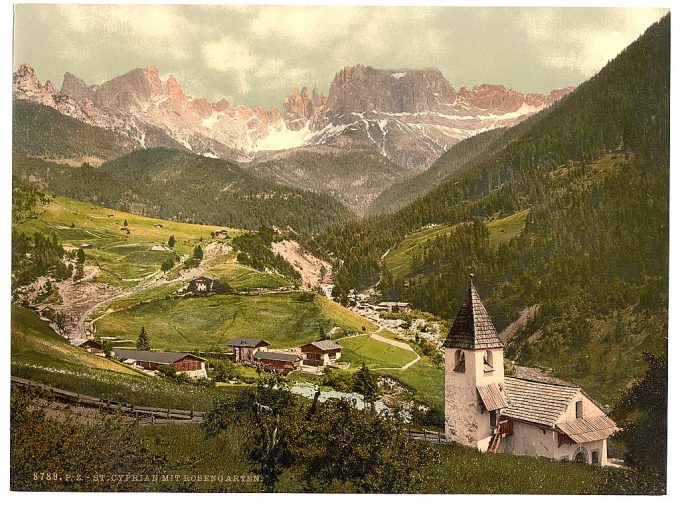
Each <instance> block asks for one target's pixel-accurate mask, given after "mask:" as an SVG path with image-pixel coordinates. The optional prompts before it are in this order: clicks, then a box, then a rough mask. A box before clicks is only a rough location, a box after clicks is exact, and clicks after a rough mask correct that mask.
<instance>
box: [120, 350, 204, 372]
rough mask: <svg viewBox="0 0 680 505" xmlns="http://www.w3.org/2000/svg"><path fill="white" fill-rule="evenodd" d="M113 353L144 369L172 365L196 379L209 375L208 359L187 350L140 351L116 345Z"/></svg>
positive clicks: (156, 368) (122, 359)
mask: <svg viewBox="0 0 680 505" xmlns="http://www.w3.org/2000/svg"><path fill="white" fill-rule="evenodd" d="M113 353H114V354H115V355H116V356H118V358H119V359H120V360H121V361H124V362H126V363H129V364H131V365H133V366H137V367H140V368H143V369H144V370H158V368H159V367H161V366H163V365H171V366H172V367H173V368H174V369H175V370H176V371H177V373H183V374H185V375H188V376H189V377H192V378H194V379H204V378H206V377H207V376H208V374H207V372H206V369H205V363H206V360H205V359H203V358H200V357H198V356H194V355H193V354H190V353H187V352H158V351H138V350H136V349H123V348H119V347H116V348H114V349H113Z"/></svg>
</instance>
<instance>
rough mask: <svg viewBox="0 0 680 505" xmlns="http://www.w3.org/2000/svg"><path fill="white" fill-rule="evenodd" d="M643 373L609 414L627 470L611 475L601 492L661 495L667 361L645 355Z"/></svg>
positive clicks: (665, 419) (663, 358)
mask: <svg viewBox="0 0 680 505" xmlns="http://www.w3.org/2000/svg"><path fill="white" fill-rule="evenodd" d="M644 356H645V360H646V361H647V365H648V368H647V373H646V375H645V377H644V378H643V379H641V380H640V381H638V382H637V383H635V384H633V385H632V386H631V387H629V388H628V391H627V392H626V395H625V396H624V397H623V400H621V402H620V403H619V405H617V406H616V408H615V409H614V412H613V413H612V414H613V416H614V417H615V419H616V420H617V424H618V425H619V427H620V428H621V431H620V432H619V433H617V434H616V438H618V439H619V440H622V441H623V443H624V444H625V446H626V456H625V462H626V465H628V466H629V468H630V469H629V470H626V471H623V472H614V473H611V474H610V475H609V476H608V478H607V480H606V481H605V483H604V485H603V489H602V492H604V493H608V494H665V493H666V455H667V446H666V444H667V440H668V438H667V435H668V417H667V416H668V358H665V357H661V356H656V355H655V354H652V353H649V352H645V353H644Z"/></svg>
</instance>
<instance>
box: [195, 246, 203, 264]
mask: <svg viewBox="0 0 680 505" xmlns="http://www.w3.org/2000/svg"><path fill="white" fill-rule="evenodd" d="M194 258H196V259H197V260H199V261H200V260H202V259H203V249H202V248H201V246H200V245H197V246H196V249H194Z"/></svg>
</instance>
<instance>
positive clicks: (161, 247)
mask: <svg viewBox="0 0 680 505" xmlns="http://www.w3.org/2000/svg"><path fill="white" fill-rule="evenodd" d="M151 250H152V251H153V252H172V249H170V248H169V247H168V246H165V245H163V244H156V245H155V246H153V247H152V248H151Z"/></svg>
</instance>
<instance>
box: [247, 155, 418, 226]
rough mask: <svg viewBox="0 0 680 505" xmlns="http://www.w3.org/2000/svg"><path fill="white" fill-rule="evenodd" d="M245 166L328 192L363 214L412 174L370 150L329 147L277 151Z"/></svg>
mask: <svg viewBox="0 0 680 505" xmlns="http://www.w3.org/2000/svg"><path fill="white" fill-rule="evenodd" d="M244 169H245V170H247V171H248V172H250V173H252V174H253V175H256V176H258V177H262V178H263V179H266V180H268V181H270V182H275V183H278V184H285V185H286V186H293V187H296V188H301V189H307V190H313V191H322V192H325V193H328V194H330V195H332V196H334V197H336V198H337V199H338V200H340V201H341V202H342V203H344V204H345V205H346V206H347V207H349V208H350V209H352V210H353V211H355V212H357V213H359V214H364V213H365V212H366V209H367V208H368V207H369V206H370V205H371V202H373V200H374V199H375V198H376V197H378V195H379V194H380V193H381V192H382V191H383V190H385V188H388V187H390V186H391V185H392V184H395V183H398V182H401V181H403V180H404V177H405V174H406V173H409V172H408V170H406V169H405V168H404V167H400V166H399V165H395V164H394V163H392V162H391V161H389V160H388V159H387V158H385V157H384V156H381V155H380V154H378V153H376V152H373V151H370V150H363V149H338V148H331V147H325V146H321V147H318V146H317V147H306V148H298V149H294V150H290V151H284V152H282V153H276V154H274V155H271V158H270V159H266V160H258V161H255V162H253V163H250V164H248V165H245V166H244Z"/></svg>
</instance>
